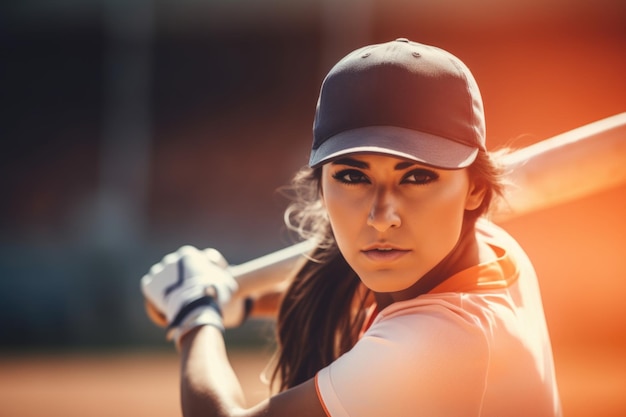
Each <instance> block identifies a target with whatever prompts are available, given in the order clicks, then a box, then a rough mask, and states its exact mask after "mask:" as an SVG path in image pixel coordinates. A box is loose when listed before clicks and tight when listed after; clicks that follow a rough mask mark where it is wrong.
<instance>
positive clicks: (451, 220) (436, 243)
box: [410, 182, 467, 267]
mask: <svg viewBox="0 0 626 417" xmlns="http://www.w3.org/2000/svg"><path fill="white" fill-rule="evenodd" d="M466 190H467V188H466V187H464V184H463V182H460V183H455V184H451V185H449V186H447V187H442V188H441V189H437V190H436V192H433V193H432V194H431V195H429V196H428V197H427V199H428V202H427V204H426V203H424V204H422V205H419V204H416V205H415V207H417V208H416V209H415V210H414V215H413V216H411V219H412V220H410V222H411V228H412V230H413V233H414V235H415V236H416V237H419V238H418V241H419V244H420V250H421V252H422V256H423V257H424V258H425V261H426V263H427V264H428V267H433V266H435V264H437V263H438V262H439V261H441V260H442V259H443V258H444V257H445V256H446V255H448V253H449V252H450V251H451V250H452V249H453V248H454V246H455V245H456V243H457V241H458V239H459V236H460V235H461V229H462V227H463V219H464V212H465V195H466Z"/></svg>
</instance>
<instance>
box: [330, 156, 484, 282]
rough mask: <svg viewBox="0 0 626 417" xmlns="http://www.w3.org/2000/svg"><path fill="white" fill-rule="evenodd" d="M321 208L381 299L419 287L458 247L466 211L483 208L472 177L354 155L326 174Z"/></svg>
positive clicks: (334, 164) (363, 277) (333, 165)
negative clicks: (413, 286)
mask: <svg viewBox="0 0 626 417" xmlns="http://www.w3.org/2000/svg"><path fill="white" fill-rule="evenodd" d="M321 185H322V201H323V202H324V204H325V207H326V209H327V212H328V216H329V220H330V224H331V227H332V229H333V232H334V235H335V239H336V241H337V244H338V246H339V249H340V250H341V253H342V254H343V256H344V257H345V259H346V261H347V262H348V264H350V266H351V267H352V269H354V270H355V272H356V273H357V274H358V275H359V277H360V278H361V280H362V281H363V283H364V284H365V285H366V286H367V287H369V288H370V289H371V290H373V291H375V292H381V293H382V292H384V293H389V292H396V291H401V290H405V289H407V288H408V287H410V286H411V285H413V284H415V283H416V282H417V281H418V280H419V279H420V278H421V277H422V276H423V275H424V274H426V273H427V272H428V271H429V270H431V269H432V268H433V267H434V266H436V265H437V264H438V263H439V262H440V261H441V260H442V259H444V257H446V255H448V254H449V253H450V251H451V250H452V249H453V248H454V246H455V245H456V243H457V241H458V239H459V236H460V233H461V227H462V225H463V215H464V211H465V210H466V209H467V210H473V209H475V208H476V207H478V205H479V204H480V202H481V201H482V193H481V192H479V191H478V190H476V189H475V187H474V186H473V185H472V183H471V181H470V180H469V177H468V174H467V170H466V169H461V170H441V169H435V168H431V167H429V166H426V165H421V164H419V163H416V162H412V161H408V160H405V159H400V158H396V157H393V156H384V155H373V154H353V155H348V156H346V157H344V158H341V159H337V160H335V161H333V162H330V163H328V164H326V165H324V166H323V168H322V180H321Z"/></svg>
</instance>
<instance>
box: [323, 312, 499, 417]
mask: <svg viewBox="0 0 626 417" xmlns="http://www.w3.org/2000/svg"><path fill="white" fill-rule="evenodd" d="M488 352H489V349H488V346H487V341H486V338H485V335H484V333H483V331H482V329H481V328H480V326H478V325H477V324H476V323H474V322H473V320H472V319H471V318H469V317H465V316H463V312H462V311H461V312H454V311H451V310H449V309H447V308H445V307H443V306H437V305H435V306H429V307H425V308H421V309H420V308H417V309H416V311H415V312H413V313H410V314H404V315H399V316H392V317H384V318H383V319H381V320H378V321H376V322H375V323H374V325H373V326H372V327H371V328H370V329H369V330H368V331H367V332H366V333H365V335H364V336H363V337H362V338H361V339H360V340H359V341H358V342H357V344H356V345H355V346H354V348H353V349H352V350H350V351H349V352H347V353H346V354H344V355H343V356H341V357H340V358H339V359H337V360H336V361H335V362H333V363H332V364H331V365H329V366H328V367H326V368H324V369H322V370H321V371H320V372H319V373H318V374H317V376H316V384H317V390H318V395H319V398H320V401H321V403H322V405H323V406H324V408H325V409H326V411H327V414H328V415H329V416H331V417H380V416H397V417H402V416H407V417H409V416H410V417H416V416H428V417H437V416H446V417H452V416H463V417H468V416H478V415H480V407H481V404H482V398H483V394H484V390H485V383H486V377H487V376H486V370H487V369H488V361H489V353H488Z"/></svg>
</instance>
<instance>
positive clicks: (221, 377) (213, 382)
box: [180, 326, 245, 417]
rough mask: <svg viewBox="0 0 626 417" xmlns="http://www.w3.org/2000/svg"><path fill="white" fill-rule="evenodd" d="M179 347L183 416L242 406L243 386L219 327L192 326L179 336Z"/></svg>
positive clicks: (223, 411)
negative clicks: (227, 352)
mask: <svg viewBox="0 0 626 417" xmlns="http://www.w3.org/2000/svg"><path fill="white" fill-rule="evenodd" d="M180 350H181V354H182V357H181V402H182V411H183V416H184V417H196V416H231V415H233V414H234V412H235V411H236V410H241V409H243V408H244V407H245V398H244V395H243V390H242V388H241V385H240V383H239V380H238V379H237V376H236V375H235V372H234V371H233V369H232V367H231V365H230V362H229V361H228V357H227V354H226V347H225V345H224V338H223V336H222V333H221V331H220V330H219V329H217V328H215V327H213V326H201V327H198V328H196V329H193V330H192V331H190V332H189V333H188V334H187V335H185V336H184V337H183V339H182V340H181V343H180Z"/></svg>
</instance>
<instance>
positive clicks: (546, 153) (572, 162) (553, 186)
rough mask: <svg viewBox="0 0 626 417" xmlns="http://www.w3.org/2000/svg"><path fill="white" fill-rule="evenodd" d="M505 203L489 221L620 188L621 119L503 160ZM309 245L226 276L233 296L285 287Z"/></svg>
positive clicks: (625, 143) (625, 156) (624, 120)
mask: <svg viewBox="0 0 626 417" xmlns="http://www.w3.org/2000/svg"><path fill="white" fill-rule="evenodd" d="M502 162H503V164H504V167H505V171H506V172H507V173H508V174H507V176H506V183H507V184H508V185H507V186H506V189H505V196H504V197H505V198H504V199H503V200H502V201H503V202H502V203H500V204H497V205H496V207H495V210H494V212H493V214H492V216H491V218H492V220H493V221H495V222H498V223H500V222H504V221H507V220H510V219H513V218H516V217H520V216H523V215H525V214H529V213H532V212H536V211H539V210H543V209H546V208H549V207H553V206H555V205H559V204H565V203H567V202H570V201H574V200H577V199H580V198H583V197H586V196H589V195H591V194H594V193H598V192H601V191H603V190H607V189H609V188H612V187H616V186H619V185H620V184H625V183H626V113H620V114H617V115H615V116H612V117H608V118H606V119H602V120H599V121H596V122H593V123H590V124H588V125H585V126H582V127H579V128H577V129H574V130H570V131H568V132H565V133H562V134H560V135H557V136H554V137H552V138H549V139H545V140H543V141H540V142H537V143H535V144H533V145H530V146H528V147H525V148H522V149H519V150H517V151H513V152H511V153H510V154H508V155H505V156H504V157H503V160H502ZM314 247H315V242H311V241H304V242H301V243H298V244H296V245H293V246H289V247H287V248H285V249H281V250H278V251H276V252H273V253H270V254H268V255H265V256H262V257H260V258H257V259H253V260H251V261H249V262H245V263H243V264H240V265H236V266H231V267H230V271H231V272H232V274H233V275H234V276H235V279H236V280H237V282H238V283H239V291H238V296H240V297H249V296H253V297H254V296H258V295H260V294H263V293H265V292H269V291H275V290H277V289H280V286H281V285H286V283H287V282H288V281H289V278H291V277H292V276H293V275H294V274H295V273H296V272H297V271H298V270H299V269H300V268H301V267H302V265H304V263H305V261H306V259H307V258H306V254H307V253H310V252H311V251H312V249H313V248H314Z"/></svg>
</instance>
